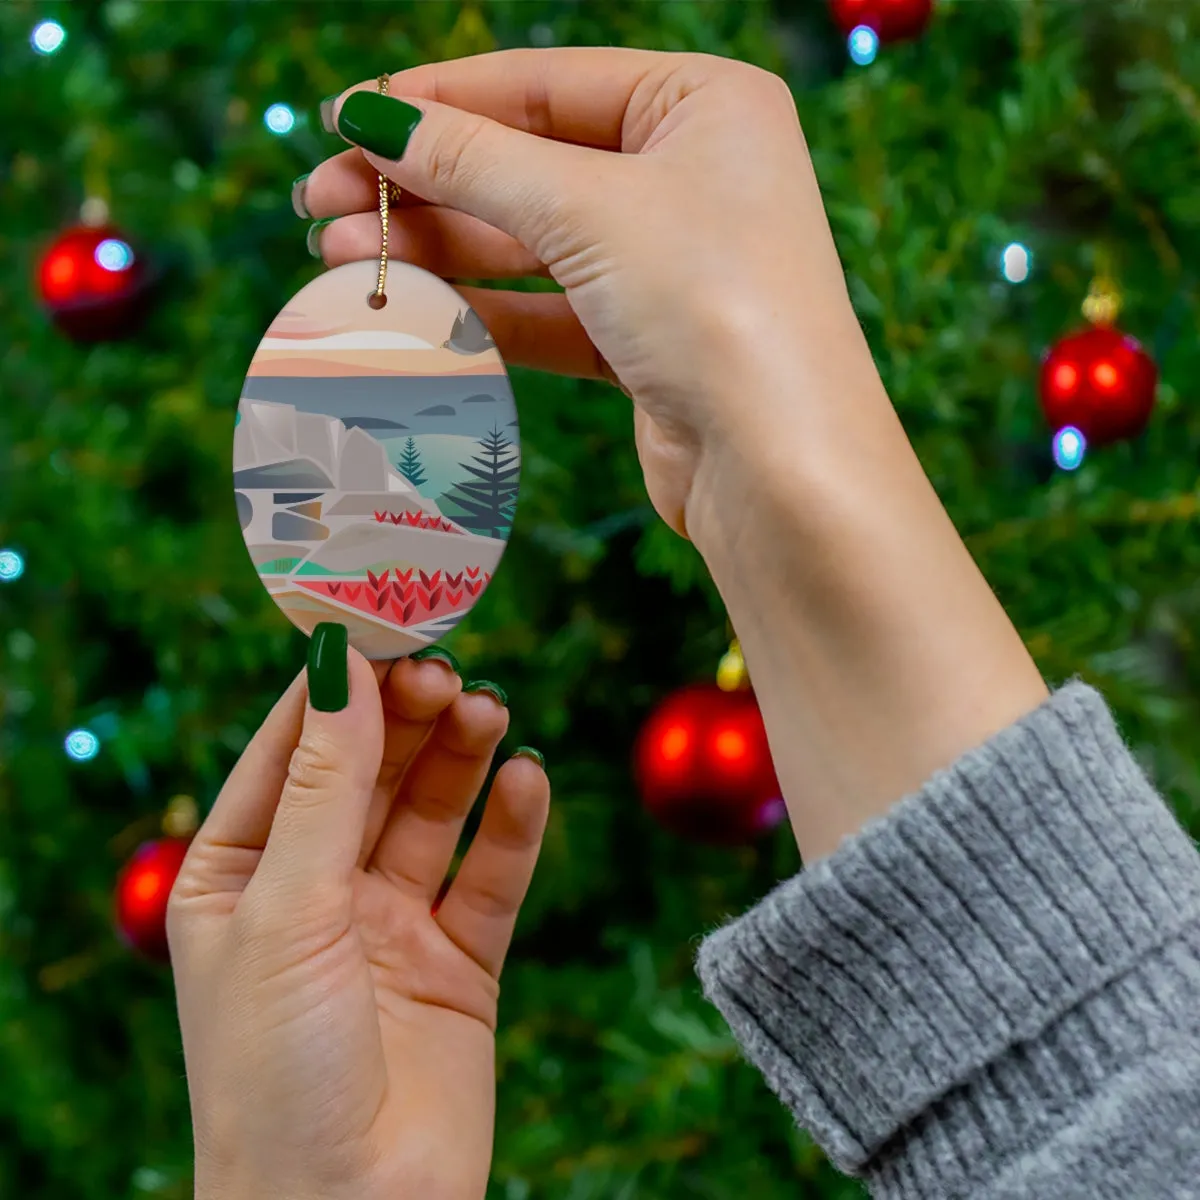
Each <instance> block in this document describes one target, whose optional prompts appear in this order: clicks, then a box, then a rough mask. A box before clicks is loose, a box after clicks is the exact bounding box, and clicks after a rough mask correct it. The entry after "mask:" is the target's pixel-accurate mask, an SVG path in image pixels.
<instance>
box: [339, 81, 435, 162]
mask: <svg viewBox="0 0 1200 1200" xmlns="http://www.w3.org/2000/svg"><path fill="white" fill-rule="evenodd" d="M423 115H424V114H423V113H422V112H421V110H420V109H419V108H414V107H413V106H412V105H411V104H405V103H404V101H403V100H393V99H392V98H391V97H390V96H381V95H380V94H379V93H378V92H351V93H350V95H349V96H347V97H346V102H345V103H344V104H343V105H342V111H341V112H340V113H338V118H337V129H338V133H340V134H341V135H342V137H344V138H345V139H346V140H347V141H348V142H354V144H355V145H357V146H361V147H362V148H363V149H364V150H369V151H370V152H371V153H372V154H378V155H379V156H380V157H381V158H400V157H401V156H402V155H403V154H404V149H405V147H406V146H407V145H408V139H409V138H410V137H412V134H413V130H414V129H416V127H417V125H418V124H419V123H420V120H421V117H422V116H423Z"/></svg>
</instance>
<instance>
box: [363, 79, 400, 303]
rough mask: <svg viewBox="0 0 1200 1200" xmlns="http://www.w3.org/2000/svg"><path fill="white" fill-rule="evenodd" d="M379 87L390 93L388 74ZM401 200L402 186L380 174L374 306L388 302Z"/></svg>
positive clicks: (384, 94)
mask: <svg viewBox="0 0 1200 1200" xmlns="http://www.w3.org/2000/svg"><path fill="white" fill-rule="evenodd" d="M375 83H376V86H377V87H378V88H379V94H380V95H381V96H386V95H387V94H388V85H389V83H390V80H389V79H388V76H386V75H380V76H379V78H378V79H376V81H375ZM399 200H400V188H399V186H398V185H397V184H394V183H392V181H391V180H390V179H388V177H387V176H386V175H380V176H379V231H380V233H381V235H382V243H381V245H380V248H379V278H378V281H377V282H376V284H375V291H374V292H372V293H371V295H370V296H369V297H368V298H367V303H368V304H370V306H371V307H372V308H382V307H383V306H384V305H385V304H386V303H387V296H386V295H385V294H384V290H383V289H384V287H385V286H386V284H387V269H388V212H389V209H390V207H391V205H392V204H394V203H398V202H399Z"/></svg>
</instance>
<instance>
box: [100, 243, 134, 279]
mask: <svg viewBox="0 0 1200 1200" xmlns="http://www.w3.org/2000/svg"><path fill="white" fill-rule="evenodd" d="M95 258H96V262H97V264H98V265H99V266H101V267H103V268H104V269H105V270H106V271H125V270H128V269H129V268H130V267H131V266H133V250H132V249H131V248H130V246H129V244H128V243H127V242H123V241H121V240H120V238H105V239H104V241H102V242H101V243H100V245H98V246H97V247H96V254H95Z"/></svg>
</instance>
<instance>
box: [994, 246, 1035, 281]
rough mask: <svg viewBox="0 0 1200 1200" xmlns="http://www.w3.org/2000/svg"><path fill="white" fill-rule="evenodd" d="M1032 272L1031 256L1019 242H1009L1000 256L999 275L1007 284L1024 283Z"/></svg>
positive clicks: (1027, 249)
mask: <svg viewBox="0 0 1200 1200" xmlns="http://www.w3.org/2000/svg"><path fill="white" fill-rule="evenodd" d="M1032 270H1033V255H1032V254H1031V253H1030V252H1029V248H1028V247H1027V246H1022V245H1021V243H1020V242H1010V243H1009V244H1008V245H1007V246H1005V247H1004V253H1003V254H1001V255H1000V274H1001V275H1003V276H1004V278H1005V279H1007V280H1008V282H1009V283H1024V282H1025V280H1026V279H1028V278H1029V272H1030V271H1032Z"/></svg>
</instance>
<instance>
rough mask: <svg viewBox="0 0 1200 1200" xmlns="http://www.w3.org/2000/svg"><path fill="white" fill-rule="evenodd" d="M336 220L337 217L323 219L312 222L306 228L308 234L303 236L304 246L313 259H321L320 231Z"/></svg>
mask: <svg viewBox="0 0 1200 1200" xmlns="http://www.w3.org/2000/svg"><path fill="white" fill-rule="evenodd" d="M336 220H337V217H325V218H324V220H321V221H314V222H313V223H312V224H311V225H310V226H309V227H308V233H307V234H305V236H304V244H305V245H306V246H307V247H308V252H309V254H311V255H312V256H313V258H320V257H321V230H322V229H324V228H325V226H326V225H328V224H329V223H330V222H331V221H336Z"/></svg>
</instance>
